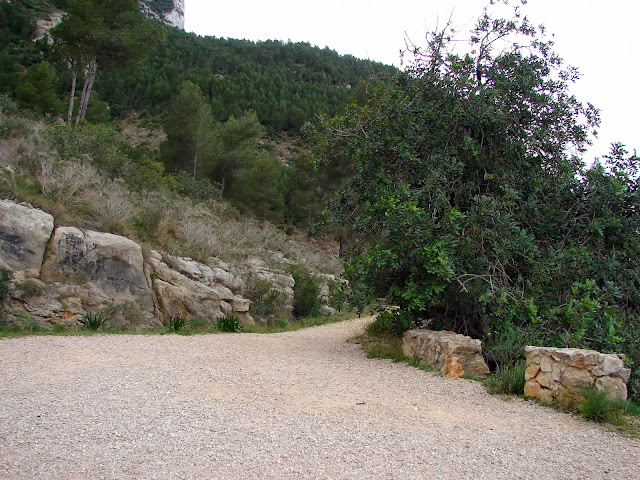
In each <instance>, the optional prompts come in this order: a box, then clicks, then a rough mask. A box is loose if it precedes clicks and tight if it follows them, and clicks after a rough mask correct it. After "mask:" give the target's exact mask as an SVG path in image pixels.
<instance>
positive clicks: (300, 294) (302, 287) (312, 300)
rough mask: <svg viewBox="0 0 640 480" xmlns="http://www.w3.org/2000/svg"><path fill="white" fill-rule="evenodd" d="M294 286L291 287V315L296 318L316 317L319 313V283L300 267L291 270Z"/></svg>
mask: <svg viewBox="0 0 640 480" xmlns="http://www.w3.org/2000/svg"><path fill="white" fill-rule="evenodd" d="M291 276H292V277H293V279H294V280H295V282H296V284H295V286H294V287H293V314H294V315H295V316H296V317H297V318H302V317H308V316H312V317H316V316H318V313H319V311H320V305H321V303H320V298H319V295H320V281H319V279H318V278H317V277H315V276H313V275H312V274H311V273H309V271H308V270H305V269H303V268H301V267H296V268H292V269H291Z"/></svg>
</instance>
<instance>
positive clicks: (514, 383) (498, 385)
mask: <svg viewBox="0 0 640 480" xmlns="http://www.w3.org/2000/svg"><path fill="white" fill-rule="evenodd" d="M526 369H527V364H526V362H525V361H524V360H519V361H518V362H516V364H515V365H514V366H513V367H506V368H503V369H502V370H500V371H499V372H496V373H495V374H493V375H491V376H489V377H488V378H487V380H486V381H485V383H484V384H485V387H486V388H487V390H488V391H489V393H504V394H507V395H523V394H524V384H525V379H524V374H525V371H526Z"/></svg>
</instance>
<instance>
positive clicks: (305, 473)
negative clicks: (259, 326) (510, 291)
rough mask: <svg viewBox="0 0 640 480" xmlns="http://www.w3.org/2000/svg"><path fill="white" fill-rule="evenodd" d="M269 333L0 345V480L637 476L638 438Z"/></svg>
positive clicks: (347, 350) (316, 337)
mask: <svg viewBox="0 0 640 480" xmlns="http://www.w3.org/2000/svg"><path fill="white" fill-rule="evenodd" d="M367 321H368V319H361V320H354V321H350V322H345V323H340V324H332V325H327V326H323V327H316V328H312V329H308V330H302V331H298V332H292V333H285V334H276V335H254V334H238V335H236V334H234V335H206V336H192V337H187V336H184V337H183V336H176V335H167V336H116V335H114V336H106V335H105V336H91V337H71V336H69V337H26V338H19V339H0V479H6V480H10V479H29V480H31V479H60V480H62V479H64V480H71V479H87V480H89V479H91V480H95V479H158V480H160V479H162V480H168V479H225V480H226V479H229V480H231V479H243V480H244V479H278V480H279V479H323V480H324V479H367V480H370V479H474V480H476V479H510V480H515V479H532V480H533V479H536V480H539V479H554V480H557V479H563V480H565V479H615V480H625V479H628V480H632V479H633V480H637V479H640V440H639V439H633V438H626V437H624V436H622V435H620V434H618V433H612V432H609V431H607V430H606V429H605V428H604V427H601V426H599V425H596V424H593V423H588V422H586V421H584V420H581V419H579V418H574V417H572V416H570V415H565V414H561V413H558V412H556V411H554V410H552V409H549V408H544V407H541V406H539V405H536V404H533V403H529V402H526V401H523V400H503V399H501V398H499V397H493V396H490V395H488V394H487V393H486V392H485V390H484V388H483V387H482V386H481V385H480V384H478V383H475V382H471V381H467V380H446V379H444V378H442V377H440V376H438V375H435V374H432V373H426V372H423V371H421V370H418V369H414V368H410V367H408V366H406V365H404V364H394V363H392V362H390V361H386V360H367V359H366V358H365V356H364V354H363V353H362V352H361V351H360V349H359V346H358V345H355V344H353V343H349V342H348V339H349V338H352V337H354V336H356V335H357V334H358V333H359V332H361V331H362V328H363V327H364V325H365V323H366V322H367Z"/></svg>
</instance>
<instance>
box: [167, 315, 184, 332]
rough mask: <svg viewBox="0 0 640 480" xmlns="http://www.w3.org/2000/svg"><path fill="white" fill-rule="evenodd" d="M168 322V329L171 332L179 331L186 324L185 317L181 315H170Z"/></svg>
mask: <svg viewBox="0 0 640 480" xmlns="http://www.w3.org/2000/svg"><path fill="white" fill-rule="evenodd" d="M168 323H169V330H170V331H172V332H179V331H180V330H182V329H183V328H184V327H185V325H186V322H185V319H184V318H181V317H178V318H175V317H171V318H170V319H169V322H168Z"/></svg>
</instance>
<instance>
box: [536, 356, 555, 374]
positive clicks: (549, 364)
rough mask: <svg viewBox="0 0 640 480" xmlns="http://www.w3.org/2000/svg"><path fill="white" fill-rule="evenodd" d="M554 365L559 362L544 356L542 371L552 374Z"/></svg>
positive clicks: (541, 360) (541, 363)
mask: <svg viewBox="0 0 640 480" xmlns="http://www.w3.org/2000/svg"><path fill="white" fill-rule="evenodd" d="M554 363H557V362H554V361H553V360H552V359H551V357H548V356H543V357H542V358H541V359H540V371H541V372H545V373H550V372H551V371H552V370H553V364H554Z"/></svg>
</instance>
